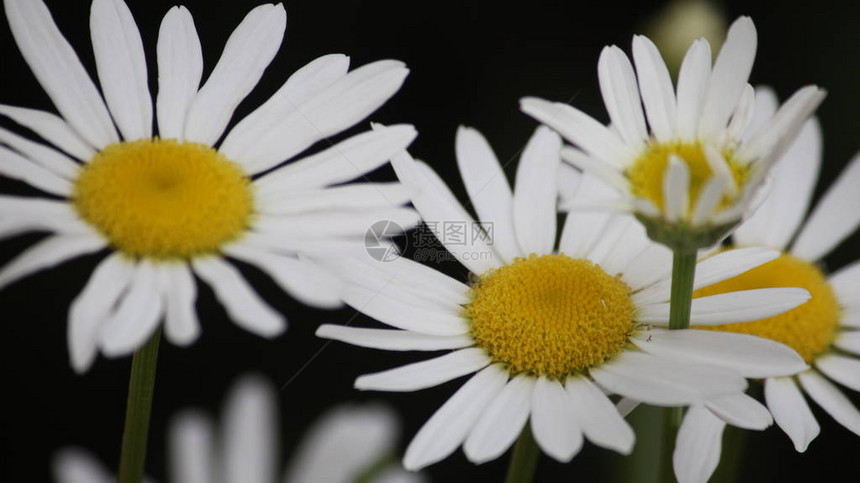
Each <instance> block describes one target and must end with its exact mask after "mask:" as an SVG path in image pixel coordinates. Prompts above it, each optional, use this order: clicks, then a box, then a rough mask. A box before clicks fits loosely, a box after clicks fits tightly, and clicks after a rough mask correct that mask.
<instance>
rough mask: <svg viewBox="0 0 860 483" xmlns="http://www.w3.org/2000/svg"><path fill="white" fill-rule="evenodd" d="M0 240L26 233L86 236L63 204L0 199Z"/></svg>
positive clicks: (75, 215)
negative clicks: (78, 234)
mask: <svg viewBox="0 0 860 483" xmlns="http://www.w3.org/2000/svg"><path fill="white" fill-rule="evenodd" d="M0 220H2V221H0V239H2V238H7V237H11V236H15V235H18V234H21V233H25V232H28V231H51V232H56V233H69V234H71V233H89V232H90V229H89V227H87V226H86V224H85V223H84V222H82V221H80V220H79V219H78V215H77V213H76V212H75V209H74V208H73V207H72V205H71V204H70V203H68V202H66V201H58V200H50V199H44V198H36V197H22V196H4V195H0Z"/></svg>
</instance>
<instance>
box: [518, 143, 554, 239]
mask: <svg viewBox="0 0 860 483" xmlns="http://www.w3.org/2000/svg"><path fill="white" fill-rule="evenodd" d="M560 150H561V138H560V137H559V136H558V134H556V133H554V132H553V131H551V130H550V129H549V128H547V127H545V126H541V127H538V128H537V130H535V133H534V134H533V135H532V137H531V138H530V139H529V142H528V144H526V147H525V148H524V149H523V154H522V156H521V157H520V164H519V166H518V167H517V177H516V185H515V187H514V203H513V209H514V226H515V231H516V235H517V240H518V241H519V245H520V247H522V250H523V253H524V254H531V253H537V254H539V255H545V254H547V253H552V251H553V247H554V246H555V222H556V217H557V214H556V210H555V206H556V200H558V192H557V191H556V190H554V189H547V188H548V186H547V183H546V181H547V180H549V179H552V177H553V176H554V175H555V173H556V171H557V170H558V166H559V164H560V158H559V151H560ZM551 187H552V186H550V188H551Z"/></svg>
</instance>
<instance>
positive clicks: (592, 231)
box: [558, 173, 617, 258]
mask: <svg viewBox="0 0 860 483" xmlns="http://www.w3.org/2000/svg"><path fill="white" fill-rule="evenodd" d="M616 196H617V194H616V193H615V191H614V190H613V189H612V188H610V187H609V186H607V185H606V184H605V183H603V182H602V181H600V180H599V179H597V178H596V177H595V176H594V175H591V174H588V173H586V174H584V175H583V176H582V181H581V182H580V184H579V189H578V190H577V192H576V195H574V201H573V202H574V204H576V203H579V202H581V201H583V202H587V201H610V200H613V199H616ZM611 218H612V214H611V213H607V212H589V211H578V210H572V211H570V212H568V214H567V219H565V221H564V227H563V228H562V231H561V240H560V241H559V247H558V251H559V252H560V253H564V254H565V255H567V256H569V257H574V258H582V257H585V256H586V255H587V254H588V253H590V252H591V250H592V249H593V248H594V247H595V245H596V244H597V243H598V242H600V239H601V234H602V233H603V230H604V228H605V227H606V224H607V223H608V222H609V220H610V219H611Z"/></svg>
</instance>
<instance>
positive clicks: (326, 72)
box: [221, 54, 349, 155]
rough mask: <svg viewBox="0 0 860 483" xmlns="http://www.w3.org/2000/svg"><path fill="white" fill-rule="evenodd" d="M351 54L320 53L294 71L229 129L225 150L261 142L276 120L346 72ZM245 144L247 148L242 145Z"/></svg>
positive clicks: (238, 150)
mask: <svg viewBox="0 0 860 483" xmlns="http://www.w3.org/2000/svg"><path fill="white" fill-rule="evenodd" d="M347 69H349V57H347V56H345V55H342V54H330V55H324V56H322V57H319V58H317V59H315V60H313V61H311V62H310V63H309V64H307V65H305V66H304V67H302V68H301V69H299V70H297V71H296V72H295V73H293V75H291V76H290V77H289V78H288V79H287V81H286V82H285V83H284V85H282V86H281V88H280V89H278V91H277V92H275V94H273V95H272V97H270V98H269V99H268V100H267V101H266V102H264V103H263V104H262V105H261V106H260V107H258V108H257V109H255V110H254V112H252V113H251V114H249V115H247V116H246V117H245V118H244V119H242V120H241V121H240V122H239V123H238V124H236V126H235V127H234V128H233V129H231V130H230V133H229V134H228V135H227V138H226V139H225V140H224V144H223V145H222V146H221V148H222V150H223V149H226V150H227V152H228V153H231V154H237V155H238V154H239V153H241V152H243V150H246V149H248V148H249V147H250V146H251V145H252V144H254V143H256V142H258V140H259V139H260V137H261V136H262V135H263V134H264V133H265V132H266V131H267V130H268V129H269V128H270V127H271V126H272V125H274V124H275V123H277V122H279V121H280V120H282V119H284V118H285V117H287V116H289V115H291V114H294V113H295V111H296V110H297V109H298V108H299V107H300V106H301V105H302V103H304V102H306V101H307V100H309V99H310V98H311V97H313V96H315V95H317V94H318V93H320V92H322V91H324V90H325V89H327V88H328V87H329V86H331V85H332V84H333V83H334V82H335V81H337V80H338V79H340V78H342V77H343V76H345V75H346V71H347ZM242 147H244V149H243V148H242Z"/></svg>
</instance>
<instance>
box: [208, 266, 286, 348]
mask: <svg viewBox="0 0 860 483" xmlns="http://www.w3.org/2000/svg"><path fill="white" fill-rule="evenodd" d="M192 266H193V268H194V273H196V274H197V275H198V276H199V277H200V278H202V279H203V281H204V282H206V283H207V284H209V286H211V287H212V290H213V291H214V292H215V296H216V297H217V298H218V300H219V301H220V302H221V303H222V304H223V305H224V308H225V309H226V310H227V314H228V315H229V316H230V318H231V319H233V320H234V321H235V322H236V324H237V325H239V326H240V327H242V328H244V329H246V330H249V331H251V332H253V333H255V334H257V335H260V336H262V337H275V336H277V335H280V334H281V333H282V332H283V331H284V330H285V329H286V328H287V321H286V319H284V317H283V316H282V315H281V314H280V313H278V312H277V311H276V310H274V309H272V308H271V307H269V306H268V305H266V303H265V302H264V301H263V299H262V298H260V296H259V295H257V293H256V292H254V289H253V288H251V286H250V285H248V282H246V281H245V279H243V278H242V275H240V274H239V271H238V270H236V269H235V268H233V267H232V266H230V265H229V264H228V263H226V262H224V261H223V260H221V259H220V258H217V257H209V258H197V259H194V261H193V262H192Z"/></svg>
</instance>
